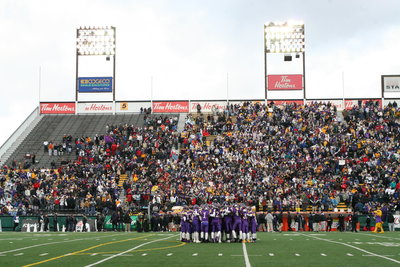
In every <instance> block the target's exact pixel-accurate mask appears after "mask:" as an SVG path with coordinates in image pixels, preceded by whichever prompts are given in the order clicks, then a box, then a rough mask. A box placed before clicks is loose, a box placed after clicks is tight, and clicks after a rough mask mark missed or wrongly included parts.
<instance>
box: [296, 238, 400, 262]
mask: <svg viewBox="0 0 400 267" xmlns="http://www.w3.org/2000/svg"><path fill="white" fill-rule="evenodd" d="M303 235H304V236H307V237H309V236H308V235H306V234H303ZM311 237H312V238H315V239H318V240H322V241H326V242H330V243H334V244H339V245H343V246H347V247H351V248H353V249H356V250H359V251H362V252H364V253H367V254H369V255H371V256H376V257H379V258H382V259H385V260H388V261H392V262H395V263H400V261H398V260H395V259H392V258H388V257H386V256H384V255H379V254H375V253H373V252H369V251H368V250H365V249H362V248H359V247H355V246H352V245H350V244H346V243H342V242H338V241H333V240H329V239H324V238H320V237H316V236H311Z"/></svg>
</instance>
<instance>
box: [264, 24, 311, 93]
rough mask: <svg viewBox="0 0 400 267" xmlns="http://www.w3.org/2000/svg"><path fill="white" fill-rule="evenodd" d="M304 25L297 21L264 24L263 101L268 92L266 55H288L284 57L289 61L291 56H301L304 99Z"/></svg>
mask: <svg viewBox="0 0 400 267" xmlns="http://www.w3.org/2000/svg"><path fill="white" fill-rule="evenodd" d="M304 33H305V32H304V23H303V22H297V21H286V22H267V23H265V24H264V68H265V69H264V70H265V73H264V76H265V99H267V92H268V72H267V71H268V69H267V62H268V54H273V53H274V54H277V53H278V54H279V53H280V54H290V55H288V56H287V57H286V55H285V61H286V59H287V58H288V60H289V61H291V58H292V56H291V54H294V55H295V56H296V58H299V57H300V55H302V60H303V62H302V63H303V66H302V68H303V73H302V80H303V90H304V93H303V98H304V99H305V38H304Z"/></svg>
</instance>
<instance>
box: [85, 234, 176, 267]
mask: <svg viewBox="0 0 400 267" xmlns="http://www.w3.org/2000/svg"><path fill="white" fill-rule="evenodd" d="M176 236H178V235H173V236H169V237H165V238H161V239H156V240H153V241H149V242H146V243H143V244H140V245H138V246H136V247H133V248H131V249H128V250H125V251H123V252H121V253H118V254H115V255H112V256H110V257H107V258H105V259H103V260H100V261H97V262H95V263H92V264H89V265H86V266H85V267H92V266H95V265H97V264H100V263H103V262H105V261H108V260H111V259H113V258H115V257H118V256H121V255H123V254H125V253H128V252H131V251H133V250H136V249H138V248H140V247H143V246H145V245H148V244H151V243H154V242H158V241H161V240H165V239H168V238H171V237H176Z"/></svg>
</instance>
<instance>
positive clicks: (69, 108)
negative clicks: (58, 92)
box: [40, 103, 75, 114]
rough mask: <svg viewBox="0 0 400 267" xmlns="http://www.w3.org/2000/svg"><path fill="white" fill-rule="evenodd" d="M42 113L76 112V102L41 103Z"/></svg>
mask: <svg viewBox="0 0 400 267" xmlns="http://www.w3.org/2000/svg"><path fill="white" fill-rule="evenodd" d="M40 114H75V103H40Z"/></svg>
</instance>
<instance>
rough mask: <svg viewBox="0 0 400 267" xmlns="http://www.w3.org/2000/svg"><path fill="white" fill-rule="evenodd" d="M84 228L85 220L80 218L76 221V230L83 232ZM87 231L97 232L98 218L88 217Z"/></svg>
mask: <svg viewBox="0 0 400 267" xmlns="http://www.w3.org/2000/svg"><path fill="white" fill-rule="evenodd" d="M83 230H84V229H83V220H81V219H80V220H78V221H77V223H76V227H75V231H76V232H82V231H83ZM86 232H97V220H96V219H89V218H88V219H87V222H86Z"/></svg>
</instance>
